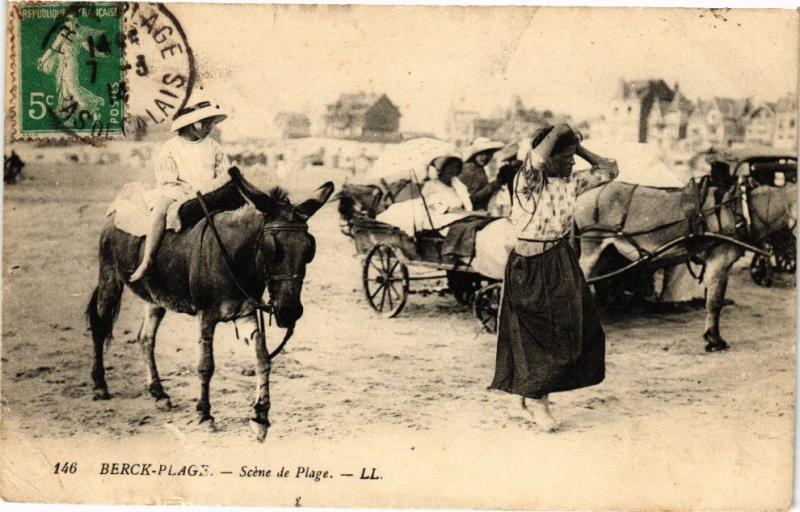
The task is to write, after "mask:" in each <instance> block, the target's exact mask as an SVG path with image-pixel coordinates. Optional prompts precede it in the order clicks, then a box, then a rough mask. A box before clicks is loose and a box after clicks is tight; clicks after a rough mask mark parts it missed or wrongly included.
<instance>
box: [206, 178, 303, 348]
mask: <svg viewBox="0 0 800 512" xmlns="http://www.w3.org/2000/svg"><path fill="white" fill-rule="evenodd" d="M197 200H198V201H199V203H200V207H201V208H202V209H203V215H204V216H205V218H206V221H207V222H208V226H209V227H210V228H211V232H212V233H213V234H214V238H215V239H216V240H217V244H218V245H219V248H220V251H221V252H222V260H223V262H224V263H225V268H227V269H228V273H229V274H230V275H231V279H233V283H234V284H235V285H236V288H238V289H239V292H241V294H242V295H244V296H245V298H247V300H248V301H249V302H251V303H253V306H254V307H255V308H256V310H257V311H258V316H257V317H256V324H257V325H258V333H259V335H261V336H262V337H264V339H266V332H265V331H266V325H265V324H264V312H265V311H266V312H267V313H268V314H269V325H272V316H273V314H274V308H273V305H272V298H270V301H269V302H268V303H266V304H265V303H264V301H263V300H262V299H260V298H256V297H253V296H252V295H250V293H248V292H247V290H245V289H244V287H243V286H242V284H241V283H240V282H239V280H238V279H237V278H236V273H235V272H234V270H233V266H234V265H233V258H231V255H230V253H229V252H228V249H227V248H226V247H225V244H224V243H223V242H222V237H220V236H219V232H218V231H217V226H216V225H215V224H214V219H213V218H212V217H211V213H210V212H209V211H208V206H206V203H205V200H204V199H203V195H202V194H201V193H200V192H197ZM260 231H261V234H264V233H276V232H281V231H304V232H307V231H308V226H307V225H306V224H304V223H299V222H297V223H290V222H265V223H264V224H262V225H261V229H260ZM260 239H261V237H259V238H258V240H259V241H260ZM259 245H260V242H259ZM303 277H304V276H303V275H302V274H296V273H295V274H276V275H271V274H270V275H269V276H267V279H268V280H269V281H291V280H299V279H303ZM293 334H294V327H289V328H288V329H287V330H286V334H285V335H284V337H283V340H282V341H281V343H280V344H279V345H278V347H277V348H276V349H275V350H274V351H272V353H269V352H267V360H268V361H271V360H272V359H273V358H274V357H275V356H277V355H278V354H280V353H281V351H282V350H283V347H285V346H286V343H287V342H288V341H289V338H291V337H292V335H293Z"/></svg>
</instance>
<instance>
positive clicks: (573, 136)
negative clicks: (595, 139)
mask: <svg viewBox="0 0 800 512" xmlns="http://www.w3.org/2000/svg"><path fill="white" fill-rule="evenodd" d="M553 128H554V127H553V126H545V127H544V128H539V129H538V130H536V131H535V132H534V133H533V137H531V149H533V148H535V147H536V146H538V145H539V144H541V143H542V141H543V140H544V139H545V137H547V136H548V135H549V134H550V132H551V131H553ZM582 140H583V137H582V136H581V134H580V133H577V132H575V131H574V130H570V131H569V132H567V133H565V134H564V135H562V136H561V137H559V138H558V140H557V141H556V144H555V145H554V146H553V151H552V152H551V154H553V155H557V154H559V153H561V152H563V151H564V150H565V149H567V148H569V147H571V146H575V145H577V144H580V142H581V141H582Z"/></svg>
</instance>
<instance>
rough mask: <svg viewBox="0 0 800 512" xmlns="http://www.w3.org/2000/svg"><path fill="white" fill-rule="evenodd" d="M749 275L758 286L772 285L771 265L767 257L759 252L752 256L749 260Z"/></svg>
mask: <svg viewBox="0 0 800 512" xmlns="http://www.w3.org/2000/svg"><path fill="white" fill-rule="evenodd" d="M750 277H751V278H752V279H753V282H754V283H756V284H757V285H759V286H765V287H767V288H769V287H770V286H772V266H771V265H770V261H769V258H768V257H766V256H763V255H761V254H756V255H754V256H753V260H752V261H751V262H750Z"/></svg>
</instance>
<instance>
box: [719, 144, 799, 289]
mask: <svg viewBox="0 0 800 512" xmlns="http://www.w3.org/2000/svg"><path fill="white" fill-rule="evenodd" d="M707 160H708V162H709V164H710V165H711V172H712V175H714V174H718V175H721V176H723V177H726V178H727V177H729V178H730V179H731V180H735V179H737V178H738V177H740V176H747V177H748V179H750V180H751V182H752V185H753V186H755V187H758V186H777V187H782V186H785V185H786V184H787V183H797V154H796V153H794V152H792V151H791V150H788V149H781V148H772V147H751V148H740V149H734V150H730V149H729V150H724V151H722V152H718V153H711V154H709V155H708V157H707ZM760 245H761V247H762V248H764V249H765V250H766V251H767V252H768V253H770V255H764V254H754V255H753V259H752V260H751V261H750V277H751V278H752V279H753V281H754V282H755V283H756V284H758V285H760V286H766V287H769V286H772V281H773V274H774V273H775V272H783V273H788V274H793V273H794V272H795V270H796V269H797V260H796V249H797V238H795V235H794V232H793V231H792V230H789V229H785V230H781V231H778V232H776V233H774V234H772V235H770V236H769V237H767V238H765V239H764V240H762V241H761V244H760Z"/></svg>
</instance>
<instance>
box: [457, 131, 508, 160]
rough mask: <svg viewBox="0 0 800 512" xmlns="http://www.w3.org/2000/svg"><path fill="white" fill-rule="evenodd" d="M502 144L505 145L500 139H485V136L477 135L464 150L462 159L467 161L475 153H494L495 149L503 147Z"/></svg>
mask: <svg viewBox="0 0 800 512" xmlns="http://www.w3.org/2000/svg"><path fill="white" fill-rule="evenodd" d="M503 146H505V144H504V143H502V142H500V141H497V140H491V139H487V138H486V137H478V138H477V139H475V140H474V141H472V145H470V146H469V147H467V149H465V150H464V161H465V162H468V161H469V160H471V159H473V158H474V157H475V155H478V154H480V153H485V152H487V151H491V152H492V153H493V154H494V153H495V152H496V151H499V150H500V149H503Z"/></svg>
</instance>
